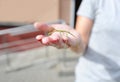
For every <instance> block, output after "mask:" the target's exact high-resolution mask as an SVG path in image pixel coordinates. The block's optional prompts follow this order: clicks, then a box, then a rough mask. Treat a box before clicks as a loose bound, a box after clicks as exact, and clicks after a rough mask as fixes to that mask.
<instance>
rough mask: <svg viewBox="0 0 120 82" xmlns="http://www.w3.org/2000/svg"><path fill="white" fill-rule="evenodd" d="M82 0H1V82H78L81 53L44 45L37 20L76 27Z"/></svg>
mask: <svg viewBox="0 0 120 82" xmlns="http://www.w3.org/2000/svg"><path fill="white" fill-rule="evenodd" d="M80 2H81V0H0V82H74V81H75V74H74V70H75V66H76V64H77V61H78V58H79V57H80V54H76V53H74V52H72V51H71V50H70V49H60V50H59V49H56V48H54V47H45V46H42V45H41V44H40V43H39V42H38V41H36V39H35V36H36V35H38V34H39V33H40V32H39V31H38V30H36V29H34V27H33V23H34V22H35V21H39V22H45V23H48V24H54V23H59V24H68V25H70V26H71V28H74V25H75V20H76V11H77V8H78V6H79V4H80Z"/></svg>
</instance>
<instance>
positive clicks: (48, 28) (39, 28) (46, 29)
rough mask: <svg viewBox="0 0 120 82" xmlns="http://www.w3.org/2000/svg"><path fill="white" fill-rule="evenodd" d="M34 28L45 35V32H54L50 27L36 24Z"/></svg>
mask: <svg viewBox="0 0 120 82" xmlns="http://www.w3.org/2000/svg"><path fill="white" fill-rule="evenodd" d="M34 27H35V28H36V29H38V30H40V31H41V32H43V33H47V32H50V31H52V30H54V28H53V27H51V26H49V25H47V24H43V23H38V22H36V23H34Z"/></svg>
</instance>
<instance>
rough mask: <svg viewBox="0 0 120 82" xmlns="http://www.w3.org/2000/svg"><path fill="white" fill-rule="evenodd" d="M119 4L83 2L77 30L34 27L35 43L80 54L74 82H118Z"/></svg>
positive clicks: (98, 0) (114, 0)
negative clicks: (35, 31) (67, 49)
mask: <svg viewBox="0 0 120 82" xmlns="http://www.w3.org/2000/svg"><path fill="white" fill-rule="evenodd" d="M119 4H120V1H119V0H83V1H82V3H81V5H80V7H79V9H78V12H77V15H78V16H77V22H76V29H72V28H71V27H70V26H69V25H62V24H51V25H47V24H42V23H35V24H34V26H35V28H37V29H39V30H40V31H41V34H40V35H38V36H36V39H37V40H38V41H39V42H40V43H42V44H43V45H46V46H55V47H57V48H70V49H72V50H73V51H75V52H77V53H83V55H82V56H81V57H80V58H79V61H78V64H77V66H76V69H75V75H76V80H75V81H76V82H120V50H119V49H120V45H119V42H120V36H119V35H120V23H119V22H120V5H119Z"/></svg>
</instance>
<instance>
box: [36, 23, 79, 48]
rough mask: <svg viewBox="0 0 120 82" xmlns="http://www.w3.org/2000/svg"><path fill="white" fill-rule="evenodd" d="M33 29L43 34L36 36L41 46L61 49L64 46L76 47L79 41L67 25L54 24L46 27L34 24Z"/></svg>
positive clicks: (77, 35) (77, 36) (76, 34)
mask: <svg viewBox="0 0 120 82" xmlns="http://www.w3.org/2000/svg"><path fill="white" fill-rule="evenodd" d="M35 27H36V28H37V29H39V30H40V31H42V33H43V34H40V35H38V36H37V40H39V41H40V42H41V43H42V44H43V45H49V46H55V47H57V48H63V47H66V46H67V47H68V46H76V45H77V44H78V43H79V40H80V36H79V34H78V33H77V32H76V31H75V30H74V29H72V28H71V27H69V26H67V25H62V24H54V25H50V26H48V25H45V24H35ZM46 34H47V35H46Z"/></svg>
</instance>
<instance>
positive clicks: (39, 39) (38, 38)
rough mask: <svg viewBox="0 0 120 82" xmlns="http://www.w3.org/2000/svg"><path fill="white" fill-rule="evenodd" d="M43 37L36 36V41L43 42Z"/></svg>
mask: <svg viewBox="0 0 120 82" xmlns="http://www.w3.org/2000/svg"><path fill="white" fill-rule="evenodd" d="M43 37H44V36H43V35H37V36H36V39H37V40H38V41H41V40H42V38H43Z"/></svg>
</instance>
